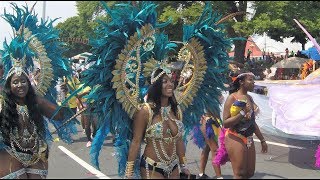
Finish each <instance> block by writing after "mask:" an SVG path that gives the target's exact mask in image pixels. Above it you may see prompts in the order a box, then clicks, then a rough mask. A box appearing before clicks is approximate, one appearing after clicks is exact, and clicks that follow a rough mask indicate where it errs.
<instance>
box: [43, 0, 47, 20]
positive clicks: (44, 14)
mask: <svg viewBox="0 0 320 180" xmlns="http://www.w3.org/2000/svg"><path fill="white" fill-rule="evenodd" d="M46 4H47V1H43V8H42V19H43V21H45V19H46Z"/></svg>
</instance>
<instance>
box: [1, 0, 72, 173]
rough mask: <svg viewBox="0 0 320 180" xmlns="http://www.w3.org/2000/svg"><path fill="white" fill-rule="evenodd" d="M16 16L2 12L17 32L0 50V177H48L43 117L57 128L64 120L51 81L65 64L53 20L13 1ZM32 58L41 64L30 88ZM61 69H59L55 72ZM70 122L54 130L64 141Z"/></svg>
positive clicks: (47, 138) (47, 140)
mask: <svg viewBox="0 0 320 180" xmlns="http://www.w3.org/2000/svg"><path fill="white" fill-rule="evenodd" d="M12 5H13V8H14V10H15V12H16V16H14V15H11V14H7V13H6V12H5V13H4V15H3V17H4V19H5V20H6V21H7V22H9V23H10V25H11V26H12V28H13V29H14V30H15V34H14V36H15V37H14V38H13V39H12V41H11V43H10V44H7V42H6V41H5V42H4V44H3V46H4V49H3V50H1V55H2V61H3V62H2V63H3V64H4V70H5V74H4V76H5V79H4V88H3V91H2V92H1V96H0V125H1V130H0V156H1V160H0V177H2V178H4V179H7V178H9V179H16V178H24V179H29V178H30V179H32V178H46V176H47V173H48V172H47V169H48V155H49V145H50V141H51V140H52V136H51V133H50V132H49V128H48V124H47V121H46V119H44V116H45V117H47V118H50V121H51V122H53V123H54V122H55V121H52V119H55V120H59V121H56V123H55V124H54V125H55V126H56V127H58V126H59V125H62V123H64V122H63V121H62V120H63V118H64V117H65V116H64V115H66V114H67V111H65V110H66V109H65V108H57V106H56V105H55V104H54V103H52V102H50V101H49V100H47V99H48V98H49V99H51V100H52V99H53V96H52V95H54V94H55V88H54V85H53V84H52V83H54V82H55V80H56V79H57V76H56V74H57V73H62V74H65V75H67V72H68V71H67V70H68V69H67V68H66V67H67V66H66V67H65V69H64V68H62V66H63V64H64V63H66V61H65V60H64V59H62V58H61V54H62V49H61V48H60V47H59V46H60V42H59V41H57V40H58V34H57V32H56V31H55V30H54V29H53V28H52V22H50V23H47V22H43V21H42V22H41V24H40V25H37V17H36V16H35V15H32V14H31V12H32V10H31V11H29V10H28V8H27V7H25V9H22V8H19V7H18V6H16V5H15V4H12ZM35 61H36V62H37V63H39V64H40V66H41V67H40V68H41V70H40V77H39V82H38V85H37V86H35V87H33V86H32V84H31V81H30V79H29V75H30V74H29V73H31V72H32V71H33V69H35V68H34V63H35ZM58 71H59V72H58ZM73 125H74V123H71V124H70V123H67V125H66V126H64V127H62V128H60V129H58V130H59V131H58V133H59V135H60V137H61V138H62V139H63V140H66V141H67V142H70V141H71V137H70V133H71V132H74V131H75V130H76V129H75V126H73Z"/></svg>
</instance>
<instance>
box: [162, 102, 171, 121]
mask: <svg viewBox="0 0 320 180" xmlns="http://www.w3.org/2000/svg"><path fill="white" fill-rule="evenodd" d="M160 111H161V118H162V120H164V121H167V120H168V119H169V114H170V111H171V105H169V106H167V107H161V109H160Z"/></svg>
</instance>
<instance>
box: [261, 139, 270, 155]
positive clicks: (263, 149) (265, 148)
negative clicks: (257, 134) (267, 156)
mask: <svg viewBox="0 0 320 180" xmlns="http://www.w3.org/2000/svg"><path fill="white" fill-rule="evenodd" d="M261 152H262V153H267V152H268V145H267V143H266V141H265V140H263V141H261Z"/></svg>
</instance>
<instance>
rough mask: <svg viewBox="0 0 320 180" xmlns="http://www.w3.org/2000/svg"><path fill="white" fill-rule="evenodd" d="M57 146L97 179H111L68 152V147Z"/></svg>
mask: <svg viewBox="0 0 320 180" xmlns="http://www.w3.org/2000/svg"><path fill="white" fill-rule="evenodd" d="M58 148H59V149H60V150H61V151H62V152H64V153H66V154H67V155H68V156H69V157H71V158H72V159H73V160H75V161H76V162H77V163H79V164H80V165H81V166H83V167H84V168H86V169H87V170H88V171H90V172H91V173H92V174H93V175H95V176H97V177H98V178H99V179H111V178H110V177H108V176H106V175H105V174H103V173H102V172H100V171H99V170H97V169H96V168H94V167H93V166H91V165H90V164H88V163H86V162H85V161H84V160H82V159H80V158H79V157H78V156H76V155H75V154H73V153H72V152H70V151H69V150H68V149H66V148H65V147H63V146H58Z"/></svg>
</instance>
